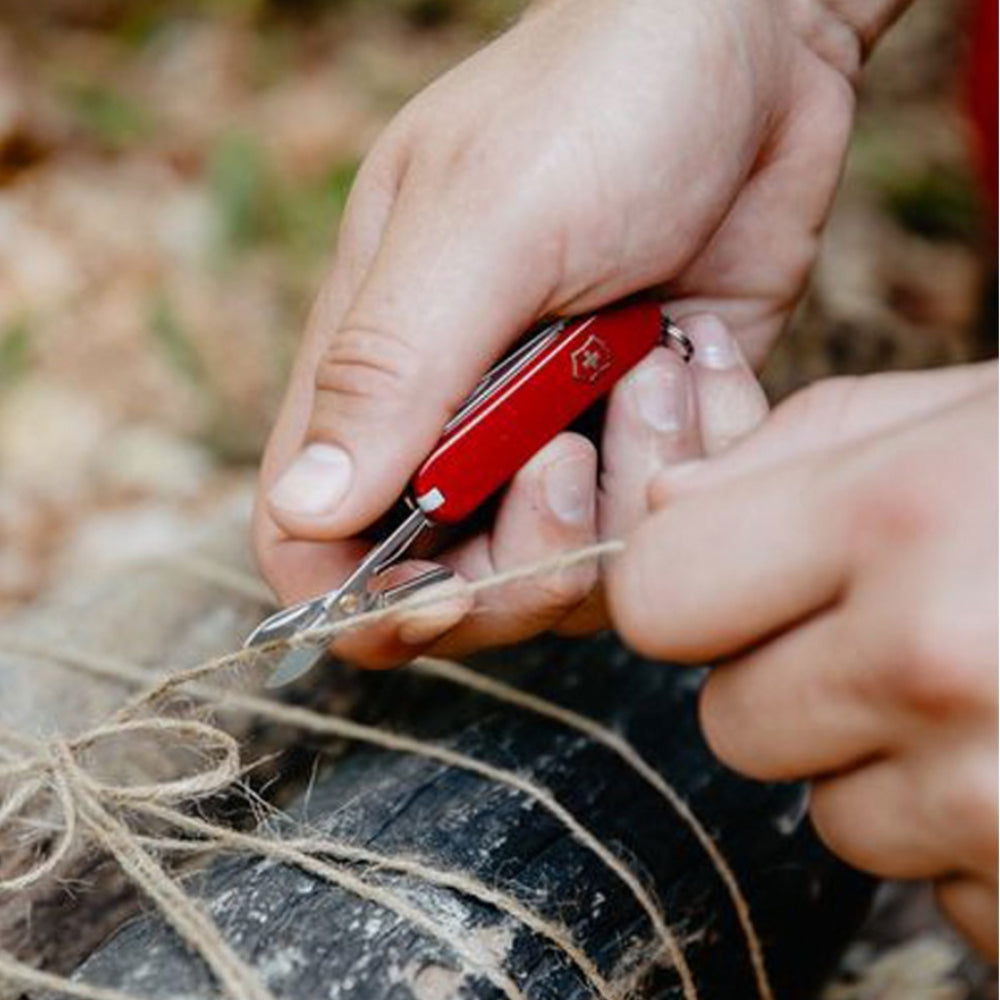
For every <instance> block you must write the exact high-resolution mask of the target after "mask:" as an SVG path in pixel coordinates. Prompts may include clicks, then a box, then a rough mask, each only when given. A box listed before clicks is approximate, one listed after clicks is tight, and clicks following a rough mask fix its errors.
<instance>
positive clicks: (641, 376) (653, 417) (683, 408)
mask: <svg viewBox="0 0 1000 1000" xmlns="http://www.w3.org/2000/svg"><path fill="white" fill-rule="evenodd" d="M630 389H631V391H632V393H633V397H632V398H633V399H634V400H635V407H636V410H637V411H638V413H639V417H640V418H641V419H642V421H643V422H644V423H645V424H647V425H648V426H649V427H651V428H652V429H653V430H654V431H659V432H660V433H661V434H667V433H676V432H677V431H680V430H683V429H684V428H685V427H687V425H688V423H689V420H690V404H689V400H688V391H687V381H686V379H685V375H684V372H682V371H679V370H678V369H677V368H675V367H674V365H673V364H671V363H670V362H669V361H666V360H664V361H657V362H655V363H650V364H647V365H645V366H643V367H641V368H640V369H639V371H637V372H636V373H635V375H633V376H632V380H631V385H630Z"/></svg>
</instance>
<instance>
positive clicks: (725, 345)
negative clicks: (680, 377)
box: [647, 313, 769, 492]
mask: <svg viewBox="0 0 1000 1000" xmlns="http://www.w3.org/2000/svg"><path fill="white" fill-rule="evenodd" d="M683 329H684V332H685V333H686V334H687V335H688V337H690V338H691V343H692V344H693V345H694V356H693V357H692V359H691V366H692V372H693V376H694V387H695V395H696V397H697V400H698V416H699V422H700V429H701V444H702V449H703V450H704V452H705V454H706V455H708V456H712V455H716V454H718V453H719V452H722V451H725V450H727V449H728V448H730V447H731V446H732V445H733V444H735V443H736V442H737V441H739V440H740V439H741V438H744V437H746V436H747V435H748V434H749V433H751V431H754V430H756V428H757V427H758V426H759V425H760V424H761V423H762V422H763V420H764V418H765V417H766V416H767V413H768V408H769V407H768V402H767V396H765V395H764V390H763V388H762V386H761V384H760V382H759V381H758V379H757V376H756V375H755V374H754V373H753V370H752V369H751V368H750V365H749V364H748V362H747V360H746V358H745V357H744V356H743V352H742V350H740V346H739V344H738V343H737V341H736V338H735V337H734V336H733V335H732V333H731V332H730V331H729V329H728V328H727V327H726V326H725V324H724V323H723V322H722V321H721V320H720V319H719V318H718V317H716V316H713V315H712V314H710V313H702V314H700V315H697V316H691V317H689V318H688V319H685V320H684V323H683ZM647 492H648V490H647Z"/></svg>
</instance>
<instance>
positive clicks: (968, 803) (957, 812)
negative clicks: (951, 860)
mask: <svg viewBox="0 0 1000 1000" xmlns="http://www.w3.org/2000/svg"><path fill="white" fill-rule="evenodd" d="M944 805H945V808H944V809H943V810H941V809H938V810H936V813H940V814H943V815H946V816H947V817H948V820H947V822H948V828H949V830H952V831H955V830H960V831H961V836H962V839H961V848H960V851H961V856H960V857H956V859H955V860H956V862H957V863H959V864H961V865H962V866H963V867H967V868H974V869H976V870H978V871H985V872H989V871H992V872H993V873H994V874H995V872H996V866H997V823H996V816H997V774H996V769H995V767H981V768H977V769H975V771H974V773H971V774H968V775H966V776H965V778H964V779H963V780H961V781H955V782H953V783H951V784H950V785H949V787H948V789H946V791H945V803H944ZM956 853H958V852H957V851H956Z"/></svg>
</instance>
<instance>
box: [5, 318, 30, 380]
mask: <svg viewBox="0 0 1000 1000" xmlns="http://www.w3.org/2000/svg"><path fill="white" fill-rule="evenodd" d="M30 367H31V326H30V324H29V323H28V319H27V317H25V316H17V317H15V318H14V319H11V320H8V322H7V323H6V324H5V325H4V327H3V329H2V330H0V388H2V387H4V386H9V385H12V384H13V383H14V382H16V381H17V380H18V379H20V378H22V377H23V376H24V375H25V374H26V373H27V372H28V370H29V369H30Z"/></svg>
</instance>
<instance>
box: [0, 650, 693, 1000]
mask: <svg viewBox="0 0 1000 1000" xmlns="http://www.w3.org/2000/svg"><path fill="white" fill-rule="evenodd" d="M4 648H6V649H8V650H9V651H11V652H17V653H21V654H22V655H24V654H27V655H43V656H44V658H46V659H50V660H51V659H56V660H58V661H59V662H61V663H64V664H66V665H74V666H77V667H79V668H80V669H90V668H93V667H96V668H97V669H96V670H91V672H95V673H98V674H100V675H101V676H103V677H105V678H109V677H110V678H115V679H119V680H123V681H126V682H136V681H138V682H139V683H142V684H143V685H146V684H148V682H149V676H148V673H147V672H145V671H141V670H136V669H135V668H130V667H129V666H128V665H125V664H120V663H116V662H115V661H113V660H112V659H111V658H109V657H100V658H97V657H94V656H92V655H91V656H81V655H79V654H76V653H73V652H72V651H67V652H63V651H57V650H41V649H32V648H31V647H28V646H26V645H23V644H22V645H20V646H11V645H10V644H9V643H5V645H4ZM243 652H244V653H246V654H250V653H252V652H253V651H252V650H246V651H243ZM214 662H215V663H216V664H217V666H216V670H217V671H222V670H225V669H228V668H230V667H232V666H233V665H234V663H233V655H226V656H224V657H220V658H218V660H216V661H214ZM239 662H243V661H242V660H241V661H239ZM195 670H196V671H197V676H198V677H204V676H206V674H205V671H204V670H203V669H202V668H201V667H199V668H195ZM186 673H188V674H190V673H193V671H187V672H186ZM176 677H177V675H174V676H173V677H170V678H167V679H165V680H164V682H163V683H162V685H159V686H158V687H156V688H154V689H153V690H151V691H148V692H146V693H145V694H144V695H142V696H141V697H140V698H139V699H136V700H134V701H133V702H131V703H130V704H129V705H128V706H127V708H126V709H124V710H123V711H122V712H119V713H118V716H117V717H118V718H120V719H122V721H123V723H124V722H127V721H128V719H127V716H128V715H133V714H135V713H136V712H138V711H139V710H141V709H143V708H148V707H149V706H151V705H154V704H156V703H158V702H159V701H160V700H161V699H160V697H159V692H160V688H161V687H162V688H168V687H169V689H170V690H176V688H177V685H176V684H173V683H171V682H173V681H174V680H176ZM185 691H186V693H188V694H190V695H193V696H195V697H197V698H199V699H202V700H205V701H208V702H213V703H218V704H224V706H225V708H226V709H227V710H240V711H246V712H248V713H250V714H252V715H257V716H260V717H262V718H266V719H269V720H271V721H273V722H278V723H282V724H285V725H288V726H292V727H295V728H298V729H303V730H306V731H309V732H313V733H316V734H318V735H324V736H336V737H340V738H343V739H348V740H355V741H357V742H362V743H367V744H370V745H374V746H378V747H381V748H382V749H384V750H391V751H395V752H399V753H408V754H412V755H414V756H419V757H424V758H427V759H430V760H435V761H438V762H439V763H441V764H443V765H444V766H446V767H451V768H458V769H460V770H464V771H467V772H470V773H473V774H476V775H478V776H480V777H482V778H484V779H486V780H487V781H490V782H494V783H497V784H501V785H505V786H507V787H510V788H513V789H515V790H516V791H518V792H520V793H522V794H524V795H526V796H528V797H529V798H531V799H533V800H534V801H536V802H538V804H539V805H540V806H542V808H544V809H546V810H547V811H548V812H549V813H550V814H552V815H553V816H554V817H555V818H556V820H558V821H559V822H560V823H561V824H562V825H563V826H564V827H566V829H567V830H568V831H569V833H570V834H571V835H572V836H573V838H574V839H575V840H577V841H578V842H579V843H580V844H582V845H583V846H584V847H586V848H587V849H589V850H590V851H591V852H592V853H593V854H595V855H596V856H597V857H598V858H599V859H600V860H601V861H602V862H603V863H604V864H605V865H606V866H607V867H608V869H609V870H610V871H612V873H613V874H615V875H616V876H617V877H618V878H619V879H620V880H621V881H622V882H623V883H624V884H625V885H626V886H627V887H628V889H629V890H630V891H631V893H632V894H633V896H634V897H635V898H636V900H637V902H638V903H639V905H640V906H641V907H642V909H643V910H644V912H645V913H646V914H647V916H648V917H649V919H650V922H651V924H652V925H653V928H654V931H655V933H656V936H657V937H658V939H659V940H660V942H661V944H662V946H663V948H664V951H665V954H666V955H667V957H668V959H669V960H670V962H671V963H672V965H673V966H674V968H675V971H676V972H677V973H678V977H679V978H680V980H681V983H682V985H683V987H684V989H685V990H686V991H687V992H686V993H685V994H684V996H685V1000H688V998H697V996H698V990H697V986H696V984H695V982H694V977H693V975H692V973H691V970H690V967H689V966H688V964H687V961H686V959H685V956H684V953H683V949H682V948H681V946H680V943H679V941H678V940H677V937H676V934H675V933H674V932H673V931H672V930H671V929H670V927H669V926H668V924H667V922H666V920H665V918H664V916H663V913H662V911H661V910H660V907H659V905H658V903H657V902H656V901H655V900H654V899H653V897H652V895H651V894H650V892H649V891H648V890H647V888H646V887H645V886H644V885H643V883H642V882H641V880H640V879H639V878H638V876H636V874H635V873H634V872H633V871H632V870H631V868H629V867H628V865H626V864H625V863H624V862H623V861H621V859H619V858H618V857H617V856H616V855H615V854H614V852H613V851H611V850H610V849H609V848H608V847H607V846H606V845H605V844H604V843H602V842H601V840H600V839H599V838H598V837H597V836H595V835H594V834H593V833H592V832H591V831H590V830H589V829H587V827H586V826H584V825H583V824H582V823H581V822H580V821H579V820H578V819H577V818H576V817H575V816H574V815H573V814H572V813H571V812H570V811H569V810H568V809H566V808H565V807H564V806H563V805H562V804H561V803H560V802H559V801H558V800H557V799H556V798H555V796H554V795H553V794H552V793H551V792H550V791H549V790H548V789H547V788H545V787H544V786H542V785H539V784H538V783H536V782H534V781H532V780H531V779H529V778H525V777H524V776H522V775H519V774H517V773H516V772H514V771H510V770H507V769H505V768H501V767H496V766H495V765H492V764H489V763H486V762H485V761H481V760H478V759H477V758H474V757H470V756H468V755H467V754H463V753H460V752H459V751H456V750H452V749H450V748H448V747H444V746H439V745H437V744H433V743H427V742H425V741H423V740H418V739H415V738H414V737H410V736H406V735H404V734H401V733H393V732H389V731H388V730H383V729H379V728H378V727H375V726H366V725H364V724H363V723H359V722H355V721H354V720H352V719H345V718H340V717H338V716H327V715H320V714H319V713H317V712H313V711H311V710H309V709H306V708H302V707H300V706H297V705H286V704H283V703H281V702H275V701H271V700H269V699H266V698H259V697H256V696H254V695H250V694H245V693H242V692H238V691H230V690H227V689H224V688H217V687H214V686H212V685H209V684H206V683H204V682H200V683H191V682H188V684H187V686H186V688H185ZM592 985H595V987H596V984H593V983H592Z"/></svg>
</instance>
